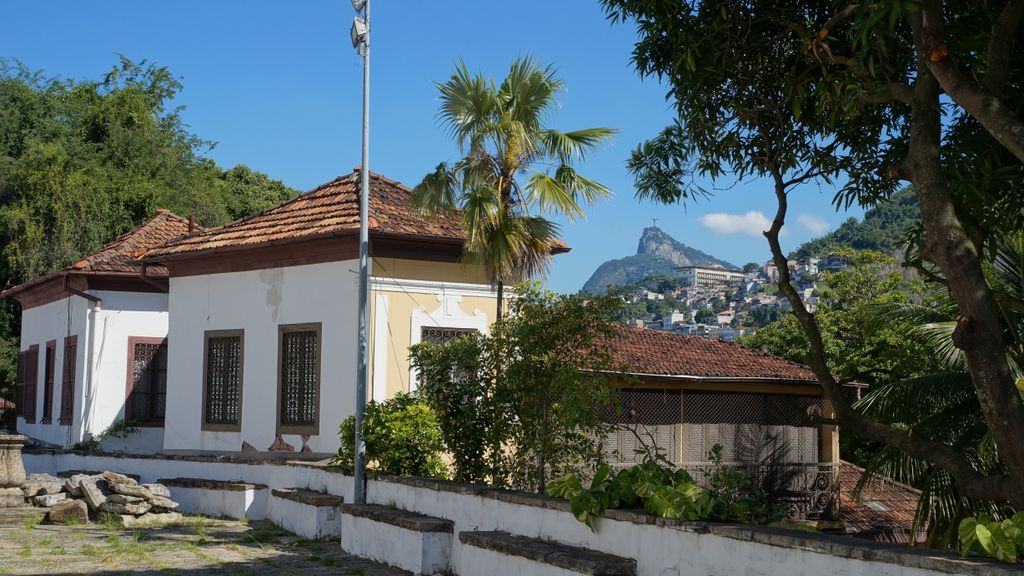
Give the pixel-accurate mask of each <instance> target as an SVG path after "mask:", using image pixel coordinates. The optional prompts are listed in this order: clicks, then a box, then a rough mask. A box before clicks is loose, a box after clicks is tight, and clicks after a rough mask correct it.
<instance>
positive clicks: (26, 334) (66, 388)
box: [0, 210, 189, 452]
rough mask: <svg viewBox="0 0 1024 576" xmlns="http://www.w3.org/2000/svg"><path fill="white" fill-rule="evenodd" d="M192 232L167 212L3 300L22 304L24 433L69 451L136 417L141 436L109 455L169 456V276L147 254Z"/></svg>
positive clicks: (117, 444) (19, 390) (20, 416)
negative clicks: (166, 409) (160, 453)
mask: <svg viewBox="0 0 1024 576" xmlns="http://www.w3.org/2000/svg"><path fill="white" fill-rule="evenodd" d="M188 231H189V221H188V220H186V219H184V218H181V217H180V216H177V215H175V214H173V213H171V212H168V211H166V210H161V211H159V212H158V213H157V215H156V216H154V217H153V218H152V219H150V220H149V221H147V222H145V223H144V224H142V225H141V226H139V227H138V228H136V229H134V230H132V231H130V232H128V233H126V234H124V235H122V236H121V237H119V238H117V239H116V240H114V241H113V242H111V243H110V244H107V245H106V246H104V247H103V248H101V249H100V250H99V251H98V252H96V253H94V254H91V255H89V256H87V257H86V258H84V259H82V260H80V261H78V262H76V263H74V264H72V265H71V266H68V267H67V268H64V269H62V270H58V271H56V272H53V273H50V274H47V275H44V276H41V277H39V278H35V279H33V280H30V281H28V282H25V283H24V284H21V285H18V286H15V287H13V288H10V289H8V290H6V291H4V292H2V293H0V296H10V297H13V298H16V299H17V300H18V302H20V303H21V310H22V312H21V346H20V353H19V355H18V378H17V383H16V399H15V402H16V404H17V427H18V430H19V431H20V432H22V433H23V434H26V435H28V436H29V437H31V438H33V439H35V440H38V441H42V442H44V443H48V444H53V445H57V446H62V447H63V446H70V445H71V444H74V443H75V442H79V441H81V440H83V439H85V438H88V437H90V436H95V435H97V434H100V433H101V432H103V431H104V430H106V429H107V428H108V427H109V426H110V425H111V424H113V423H114V422H115V421H117V420H119V419H130V420H136V421H137V422H138V427H139V432H138V433H136V434H133V435H131V436H130V437H128V438H125V439H114V440H112V441H110V442H107V443H105V444H104V448H106V449H114V450H130V451H140V452H155V451H159V450H160V448H161V447H162V446H163V440H164V439H163V421H164V410H163V406H164V398H165V395H166V369H167V364H166V359H167V347H166V338H167V326H168V317H167V269H166V268H164V267H162V266H158V265H146V264H143V262H142V261H141V259H140V256H142V255H143V254H145V253H146V251H147V250H149V249H150V248H153V247H154V246H158V245H161V244H164V243H166V242H167V241H169V240H173V239H175V238H177V237H180V236H183V235H185V234H187V233H188Z"/></svg>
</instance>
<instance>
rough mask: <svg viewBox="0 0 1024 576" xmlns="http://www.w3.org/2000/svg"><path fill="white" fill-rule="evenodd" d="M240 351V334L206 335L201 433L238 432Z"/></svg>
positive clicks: (240, 396) (239, 421)
mask: <svg viewBox="0 0 1024 576" xmlns="http://www.w3.org/2000/svg"><path fill="white" fill-rule="evenodd" d="M243 348H244V345H243V333H242V331H241V330H218V331H209V332H207V333H206V349H205V351H204V357H203V365H204V367H205V368H204V370H203V372H204V375H203V376H204V380H203V425H202V428H203V430H213V431H237V430H241V426H242V366H243V358H242V355H243Z"/></svg>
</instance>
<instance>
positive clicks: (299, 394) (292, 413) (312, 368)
mask: <svg viewBox="0 0 1024 576" xmlns="http://www.w3.org/2000/svg"><path fill="white" fill-rule="evenodd" d="M317 336H318V335H317V333H316V332H315V331H304V332H285V333H284V334H282V335H281V337H282V343H281V425H282V426H313V425H315V424H316V422H317V412H318V410H319V406H318V405H317V404H318V390H317V387H318V386H319V368H320V366H319V360H320V359H319V357H318V356H319V346H318V343H317Z"/></svg>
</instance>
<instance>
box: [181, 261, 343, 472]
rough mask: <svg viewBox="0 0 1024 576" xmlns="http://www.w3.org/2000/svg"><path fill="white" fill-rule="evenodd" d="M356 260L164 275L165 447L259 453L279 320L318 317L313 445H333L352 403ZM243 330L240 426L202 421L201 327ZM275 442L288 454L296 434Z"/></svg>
mask: <svg viewBox="0 0 1024 576" xmlns="http://www.w3.org/2000/svg"><path fill="white" fill-rule="evenodd" d="M356 266H357V263H356V262H355V261H342V262H329V263H324V264H313V265H308V266H290V267H286V268H272V269H267V270H253V271H248V272H231V273H224V274H207V275H201V276H183V277H176V278H171V281H170V282H171V289H170V304H169V306H170V312H171V314H172V315H173V318H174V319H173V322H172V323H171V329H170V334H169V336H168V350H169V356H168V364H169V371H168V386H167V387H168V395H167V420H166V422H167V423H166V428H165V433H164V443H163V448H164V449H165V450H169V451H183V450H215V451H236V452H237V451H239V450H241V449H242V443H243V442H248V443H249V444H251V445H252V446H253V447H255V448H256V449H257V450H260V451H266V450H268V449H269V448H270V446H271V445H272V444H273V443H274V440H275V433H276V427H277V394H278V390H277V386H278V382H277V381H278V326H280V325H283V324H303V323H313V322H319V323H321V325H322V332H321V338H322V340H321V370H320V373H321V382H320V423H319V434H316V435H312V436H311V437H310V438H309V440H308V443H307V446H308V448H309V449H310V450H312V451H314V452H335V451H336V450H337V449H338V426H339V424H341V421H342V420H343V419H344V418H345V417H346V416H347V415H349V414H351V413H353V411H354V409H355V388H354V386H355V350H356V342H355V339H356V308H357V306H356V302H357V295H358V290H357V286H356V280H357V275H356V274H354V273H353V270H354V269H356ZM239 329H241V330H244V331H245V334H244V352H243V383H242V424H241V432H212V431H203V430H202V429H201V428H202V426H201V420H202V410H203V399H202V388H203V374H202V369H203V337H204V333H205V332H206V331H207V330H239ZM283 439H284V440H285V441H286V442H287V443H288V444H290V445H292V446H293V447H294V448H295V450H296V451H298V450H300V449H301V448H302V446H303V439H302V437H300V436H298V435H285V436H284V437H283Z"/></svg>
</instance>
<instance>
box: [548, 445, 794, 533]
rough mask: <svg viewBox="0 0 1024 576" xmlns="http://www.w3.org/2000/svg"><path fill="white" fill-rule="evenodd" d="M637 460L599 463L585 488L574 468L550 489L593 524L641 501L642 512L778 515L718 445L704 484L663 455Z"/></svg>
mask: <svg viewBox="0 0 1024 576" xmlns="http://www.w3.org/2000/svg"><path fill="white" fill-rule="evenodd" d="M639 453H640V454H641V455H642V456H643V460H642V462H641V463H640V464H637V465H635V466H631V467H629V468H624V469H622V470H620V471H619V472H617V473H616V472H612V470H611V468H610V467H609V466H607V465H604V464H602V465H601V466H598V468H597V471H596V473H595V474H594V478H593V479H592V480H591V481H590V485H589V487H587V488H584V487H583V482H582V481H581V480H580V477H579V476H578V475H577V474H566V475H564V476H561V477H559V478H555V479H553V480H551V483H550V484H549V486H548V494H549V495H551V496H554V497H556V498H565V499H567V500H569V504H570V508H571V509H572V513H573V515H574V516H576V519H577V520H579V521H580V522H583V523H584V524H586V525H587V526H589V527H590V528H591V529H592V530H593V529H594V520H595V519H596V518H600V517H601V516H603V515H604V513H605V511H606V510H607V509H609V508H620V507H626V508H629V507H634V506H637V505H640V506H642V507H643V510H644V512H646V513H648V514H653V515H655V516H659V517H662V518H679V519H681V520H689V521H695V520H723V521H738V522H753V523H758V524H767V523H769V522H773V521H775V520H778V519H780V518H781V517H782V514H781V513H780V512H779V511H775V510H772V509H771V506H770V505H769V504H768V500H767V498H766V497H765V495H764V494H761V493H752V492H750V491H749V490H747V489H746V488H747V487H748V486H749V485H750V480H749V479H748V478H746V476H744V475H743V473H742V472H740V471H738V470H736V469H735V468H732V467H731V466H728V465H724V464H722V461H721V447H720V446H717V445H716V446H715V449H713V450H712V452H711V460H712V466H711V467H709V468H708V469H707V470H704V471H703V472H704V474H705V475H706V476H707V477H708V480H709V482H708V487H707V488H702V487H700V486H698V485H697V483H696V482H694V481H693V477H691V476H690V474H689V473H687V472H686V471H685V470H681V469H673V468H671V466H670V465H669V463H668V461H667V460H666V459H665V457H664V455H663V454H661V453H659V452H657V451H655V452H653V453H652V452H650V451H640V452H639Z"/></svg>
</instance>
